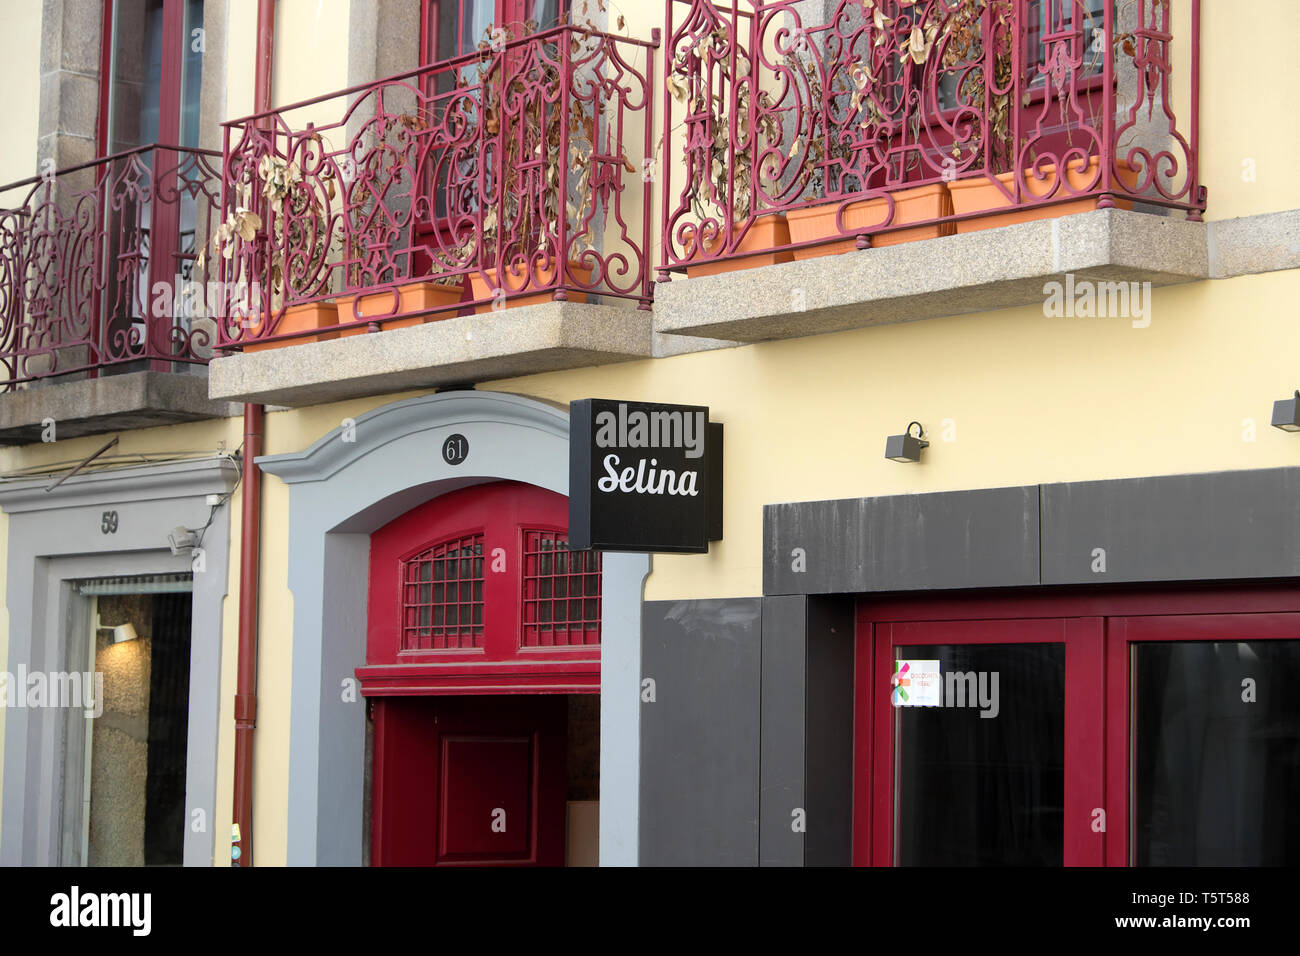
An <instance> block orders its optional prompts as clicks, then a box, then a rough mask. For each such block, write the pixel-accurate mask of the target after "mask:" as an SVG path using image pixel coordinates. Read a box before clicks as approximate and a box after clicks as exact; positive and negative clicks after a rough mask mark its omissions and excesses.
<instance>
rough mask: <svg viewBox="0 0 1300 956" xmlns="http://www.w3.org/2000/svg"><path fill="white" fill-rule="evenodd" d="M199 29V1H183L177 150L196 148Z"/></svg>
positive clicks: (200, 64) (200, 65) (200, 76)
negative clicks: (183, 147) (197, 32)
mask: <svg viewBox="0 0 1300 956" xmlns="http://www.w3.org/2000/svg"><path fill="white" fill-rule="evenodd" d="M201 29H203V0H185V36H184V37H183V38H182V42H183V43H184V49H185V52H184V54H183V55H182V57H181V127H180V128H181V141H180V143H178V144H177V145H179V146H198V145H199V94H200V92H201V89H202V83H203V52H202V50H199V49H195V47H198V46H200V44H198V43H197V42H196V41H195V33H194V31H196V30H201Z"/></svg>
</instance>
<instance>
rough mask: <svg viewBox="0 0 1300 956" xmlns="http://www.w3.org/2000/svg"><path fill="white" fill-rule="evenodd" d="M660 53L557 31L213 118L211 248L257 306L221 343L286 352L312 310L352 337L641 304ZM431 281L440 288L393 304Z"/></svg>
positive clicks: (227, 328)
mask: <svg viewBox="0 0 1300 956" xmlns="http://www.w3.org/2000/svg"><path fill="white" fill-rule="evenodd" d="M657 45H658V34H657V33H656V34H655V36H654V39H653V40H651V41H650V42H644V41H640V40H632V39H627V38H622V37H616V36H612V35H608V34H603V33H597V32H592V31H590V30H586V29H580V28H576V27H557V28H555V29H551V30H546V31H543V32H540V33H535V34H531V35H528V36H526V37H524V38H522V39H518V40H513V41H510V42H502V43H499V44H495V45H492V44H487V43H485V44H483V45H482V46H481V48H480V49H479V50H477V51H475V52H474V53H472V54H469V55H466V56H462V57H458V58H456V59H453V60H448V61H444V62H441V63H437V64H434V65H432V66H429V67H425V68H422V69H419V70H414V71H411V72H409V73H405V74H402V75H400V76H396V77H391V78H388V79H384V80H380V81H377V82H374V83H368V84H363V85H360V86H356V87H353V88H351V89H348V90H343V91H341V92H338V93H332V94H329V95H326V96H321V97H317V98H315V99H311V100H306V101H303V102H301V103H296V104H293V105H291V106H286V107H282V108H280V109H277V110H273V111H268V112H265V113H260V114H257V115H254V116H249V117H246V118H244V119H241V120H236V121H233V122H230V123H227V124H225V136H226V142H225V157H224V162H225V170H226V180H225V191H224V196H223V209H224V211H225V217H226V220H225V228H224V230H223V231H222V234H221V235H220V236H219V238H218V240H217V241H216V242H215V243H214V248H213V252H214V253H215V255H216V258H217V261H219V262H221V264H222V281H223V282H226V283H235V284H239V283H246V284H249V285H252V284H253V283H254V282H255V283H257V284H258V287H259V288H260V296H261V297H260V305H259V307H258V308H257V309H256V310H255V312H254V314H253V315H251V316H248V317H245V318H243V319H242V320H235V319H232V320H230V321H227V322H225V323H223V324H222V326H221V330H220V331H221V344H222V345H223V346H225V347H235V348H237V347H240V346H244V345H250V344H253V343H260V342H263V341H266V340H290V339H292V338H294V337H295V334H296V333H295V329H294V326H293V325H292V324H291V323H290V322H289V321H288V320H287V318H286V317H287V316H288V314H289V312H290V310H293V309H295V308H296V307H302V306H310V305H313V304H316V305H324V304H327V303H328V304H330V305H331V306H333V307H335V308H337V310H338V325H339V327H341V328H343V329H348V328H349V327H351V328H355V329H357V330H358V331H364V330H367V329H371V330H373V329H375V328H378V327H380V326H381V324H382V323H383V322H384V321H385V320H387V319H389V318H391V317H393V316H396V315H404V314H405V315H409V314H421V315H436V314H443V315H449V314H456V313H458V312H462V311H467V310H469V309H473V308H475V307H479V308H485V307H491V306H493V305H497V306H500V305H504V304H507V302H508V300H510V299H514V298H517V297H519V296H541V297H544V298H554V299H566V298H576V297H587V296H590V295H593V294H596V295H600V296H601V297H602V298H625V299H632V300H636V301H637V302H638V303H639V304H640V305H641V306H642V307H648V305H649V301H650V297H651V281H650V280H651V265H650V262H649V258H650V243H651V222H650V219H651V218H652V217H650V216H649V215H647V212H648V210H649V209H651V203H650V188H651V180H652V178H653V177H652V176H651V175H650V174H649V161H650V158H651V156H652V150H653V142H652V140H653V132H654V127H653V124H652V115H651V107H652V98H653V91H654V89H655V84H654V78H653V75H652V72H651V71H652V67H653V59H654V51H655V48H656V47H657ZM425 283H428V284H432V285H434V286H437V287H439V288H441V289H442V290H443V292H444V293H447V292H448V291H449V292H450V294H444V295H443V296H442V298H441V300H440V301H438V302H433V301H432V300H430V299H429V298H427V297H426V298H420V299H418V300H409V299H408V298H407V296H406V295H405V294H404V292H405V291H407V290H409V289H412V288H414V287H416V286H419V285H422V284H425ZM362 298H364V299H365V302H366V307H365V308H364V309H363V310H356V311H354V308H355V307H356V306H357V305H358V300H360V299H362ZM376 302H378V305H377V306H376V304H375V303H376ZM358 312H360V315H359V316H358V315H357V313H358ZM263 315H265V316H267V318H268V320H267V321H265V322H264V321H262V319H261V316H263Z"/></svg>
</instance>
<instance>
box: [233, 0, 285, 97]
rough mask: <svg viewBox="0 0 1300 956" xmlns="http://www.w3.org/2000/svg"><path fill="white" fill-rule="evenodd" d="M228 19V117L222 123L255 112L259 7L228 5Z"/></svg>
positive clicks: (249, 2)
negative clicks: (254, 92) (255, 69)
mask: <svg viewBox="0 0 1300 956" xmlns="http://www.w3.org/2000/svg"><path fill="white" fill-rule="evenodd" d="M278 6H280V4H277V7H278ZM226 17H227V20H226V113H225V115H224V116H222V117H221V120H222V122H225V121H226V120H232V119H239V118H240V117H241V116H247V115H248V114H249V113H251V112H253V69H254V65H255V63H256V59H257V56H256V45H255V41H256V39H257V3H256V2H255V0H231V2H229V3H227V5H226Z"/></svg>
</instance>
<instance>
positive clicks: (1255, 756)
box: [1106, 612, 1300, 866]
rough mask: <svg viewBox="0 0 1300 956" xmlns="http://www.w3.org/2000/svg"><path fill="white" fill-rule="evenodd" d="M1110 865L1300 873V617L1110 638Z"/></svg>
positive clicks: (1192, 621) (1194, 624) (1125, 627)
mask: <svg viewBox="0 0 1300 956" xmlns="http://www.w3.org/2000/svg"><path fill="white" fill-rule="evenodd" d="M1107 640H1108V647H1107V659H1108V662H1109V674H1108V680H1107V685H1108V697H1109V701H1108V705H1107V712H1108V714H1109V715H1110V717H1111V722H1110V725H1109V734H1108V741H1107V780H1108V788H1109V793H1108V803H1109V805H1110V807H1111V808H1112V813H1111V819H1112V821H1113V822H1112V826H1111V834H1110V839H1109V840H1108V841H1107V853H1106V862H1107V863H1108V864H1109V865H1112V866H1287V865H1291V866H1294V865H1295V864H1296V863H1297V861H1300V695H1298V694H1297V691H1300V613H1297V612H1282V613H1240V614H1213V615H1195V614H1168V615H1151V616H1141V617H1116V618H1111V619H1110V621H1109V626H1108V636H1107Z"/></svg>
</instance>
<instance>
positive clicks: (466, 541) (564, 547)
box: [367, 481, 601, 664]
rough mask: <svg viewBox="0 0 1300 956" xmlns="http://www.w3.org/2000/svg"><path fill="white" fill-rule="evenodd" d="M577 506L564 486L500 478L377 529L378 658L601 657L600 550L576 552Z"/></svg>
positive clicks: (371, 655)
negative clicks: (572, 536)
mask: <svg viewBox="0 0 1300 956" xmlns="http://www.w3.org/2000/svg"><path fill="white" fill-rule="evenodd" d="M568 511H569V506H568V499H567V498H565V497H564V496H563V495H560V494H556V493H555V492H553V491H547V490H545V489H544V488H538V487H536V486H534V485H526V484H521V483H519V482H511V481H498V482H491V483H487V484H482V485H474V486H472V487H469V488H462V489H460V490H458V491H453V492H450V493H448V494H446V495H442V496H441V497H438V498H435V499H433V500H432V501H430V502H428V503H426V504H424V505H421V506H420V507H418V508H415V509H413V510H411V511H409V512H407V513H406V514H404V515H401V516H400V517H398V518H396V519H394V520H393V521H391V522H390V523H389V524H387V525H385V526H384V527H383V528H380V529H379V530H378V531H376V532H375V533H374V534H373V535H372V536H371V539H370V622H369V630H370V638H369V650H368V653H367V659H368V662H369V663H371V664H384V663H399V662H402V663H407V662H421V661H429V662H435V661H437V660H439V659H443V660H446V659H448V658H451V659H456V660H458V661H465V660H467V659H468V660H475V659H477V660H485V661H505V660H511V659H523V658H527V659H530V660H538V659H539V658H545V657H548V656H552V657H554V656H558V657H561V658H571V659H576V660H589V659H591V658H592V657H593V652H597V653H598V650H599V646H600V615H601V597H600V591H601V556H600V554H599V553H597V552H594V551H571V550H570V549H569V533H568V518H569V514H568Z"/></svg>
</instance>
